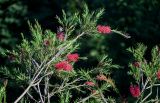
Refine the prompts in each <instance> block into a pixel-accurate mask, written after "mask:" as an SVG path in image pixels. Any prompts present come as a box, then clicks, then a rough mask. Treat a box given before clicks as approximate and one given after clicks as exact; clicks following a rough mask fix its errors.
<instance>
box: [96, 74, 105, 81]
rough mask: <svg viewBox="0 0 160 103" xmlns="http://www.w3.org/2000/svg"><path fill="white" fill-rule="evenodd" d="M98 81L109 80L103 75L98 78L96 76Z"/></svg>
mask: <svg viewBox="0 0 160 103" xmlns="http://www.w3.org/2000/svg"><path fill="white" fill-rule="evenodd" d="M96 79H97V80H100V81H103V80H104V81H105V80H107V78H106V76H105V75H103V74H101V75H97V76H96Z"/></svg>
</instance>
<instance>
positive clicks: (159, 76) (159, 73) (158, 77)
mask: <svg viewBox="0 0 160 103" xmlns="http://www.w3.org/2000/svg"><path fill="white" fill-rule="evenodd" d="M157 79H158V80H160V70H158V72H157Z"/></svg>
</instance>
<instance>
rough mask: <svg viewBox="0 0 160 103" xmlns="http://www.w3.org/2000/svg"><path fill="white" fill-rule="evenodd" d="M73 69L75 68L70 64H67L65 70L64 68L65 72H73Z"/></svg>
mask: <svg viewBox="0 0 160 103" xmlns="http://www.w3.org/2000/svg"><path fill="white" fill-rule="evenodd" d="M72 69H73V68H72V65H70V64H68V63H67V64H66V65H65V66H64V68H63V70H64V71H72Z"/></svg>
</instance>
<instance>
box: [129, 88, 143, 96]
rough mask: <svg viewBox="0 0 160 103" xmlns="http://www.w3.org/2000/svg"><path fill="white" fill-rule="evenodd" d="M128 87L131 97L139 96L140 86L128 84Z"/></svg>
mask: <svg viewBox="0 0 160 103" xmlns="http://www.w3.org/2000/svg"><path fill="white" fill-rule="evenodd" d="M129 89H130V92H131V95H132V96H133V97H135V98H137V97H139V96H140V94H141V92H140V88H139V86H138V85H130V88H129Z"/></svg>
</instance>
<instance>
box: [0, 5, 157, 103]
mask: <svg viewBox="0 0 160 103" xmlns="http://www.w3.org/2000/svg"><path fill="white" fill-rule="evenodd" d="M62 12H63V17H62V18H59V17H58V16H57V20H58V22H59V24H61V26H60V27H59V28H58V30H57V33H54V32H52V31H51V30H42V28H41V26H40V25H39V24H38V22H37V21H36V24H35V25H32V24H30V23H29V26H30V31H31V35H32V39H31V40H27V39H25V37H24V35H23V34H22V38H23V40H22V43H21V44H20V45H19V46H17V49H15V50H13V51H7V52H3V53H2V54H3V55H4V56H8V59H9V62H10V64H11V65H12V67H11V66H10V67H1V73H2V74H3V75H5V76H6V77H8V79H6V80H8V83H7V82H6V80H5V81H4V87H2V90H1V91H2V92H1V95H2V96H1V98H0V100H1V101H3V102H5V101H6V93H5V88H6V86H7V85H8V86H13V83H14V85H17V89H20V88H21V89H24V90H23V92H22V93H21V94H20V96H18V97H15V98H17V99H15V101H14V103H18V102H22V103H23V102H35V103H38V102H42V103H46V102H47V103H57V102H58V103H59V102H61V103H70V102H75V103H81V102H87V103H91V102H93V103H102V102H105V103H107V102H118V101H119V100H120V101H122V102H126V101H129V102H131V101H135V102H140V103H142V102H158V101H159V97H158V95H159V93H158V86H159V85H160V84H158V82H159V78H160V77H159V76H160V73H159V56H160V54H159V48H158V47H155V48H154V49H153V51H152V57H153V59H152V61H151V62H148V63H147V61H146V60H145V59H144V58H143V55H144V52H145V50H146V47H145V46H143V45H142V44H139V45H138V47H137V49H135V48H129V49H128V51H129V52H131V53H132V54H133V56H134V59H135V61H134V62H133V63H131V64H130V65H129V66H130V68H131V69H130V70H129V71H130V72H128V74H129V75H131V76H132V77H133V79H134V80H135V81H134V82H131V83H130V88H128V90H129V91H130V93H131V95H132V96H133V97H132V98H134V99H133V100H132V98H131V97H129V98H126V97H123V96H122V95H121V93H120V92H119V90H118V88H117V87H118V86H119V85H117V84H115V82H114V80H113V79H112V78H111V77H112V76H111V75H112V72H113V71H116V70H117V69H122V68H123V67H122V66H118V65H115V64H113V63H112V60H111V59H109V58H108V55H107V54H106V53H105V52H103V50H100V51H101V52H102V53H100V55H99V56H98V61H97V64H95V66H92V68H85V67H83V66H82V67H80V66H81V65H80V66H79V67H78V68H76V67H74V64H75V63H76V62H77V61H79V60H83V59H85V58H84V57H80V56H79V54H78V51H79V47H80V45H81V44H80V42H79V41H78V39H80V38H83V37H84V38H85V37H87V38H97V39H99V38H100V37H101V36H108V35H109V34H110V35H113V34H118V35H120V36H122V37H124V38H126V39H128V38H130V36H129V35H126V34H123V33H122V32H121V31H117V30H114V29H112V28H111V27H110V26H105V25H98V24H97V21H98V19H99V18H100V17H101V15H102V14H103V12H104V10H103V9H101V10H96V11H94V12H90V11H89V9H88V7H87V6H86V5H85V6H84V11H83V12H81V13H79V12H76V13H74V14H72V15H69V16H68V15H66V13H65V12H64V11H62ZM88 59H90V58H88ZM73 67H74V68H73ZM148 89H149V92H148ZM154 89H156V90H157V93H156V92H155V90H154ZM8 92H10V91H8ZM110 93H114V94H116V95H115V96H114V95H113V94H110ZM154 93H156V94H154ZM75 94H76V95H77V96H75ZM55 98H57V99H56V100H55ZM10 102H13V101H10Z"/></svg>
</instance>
